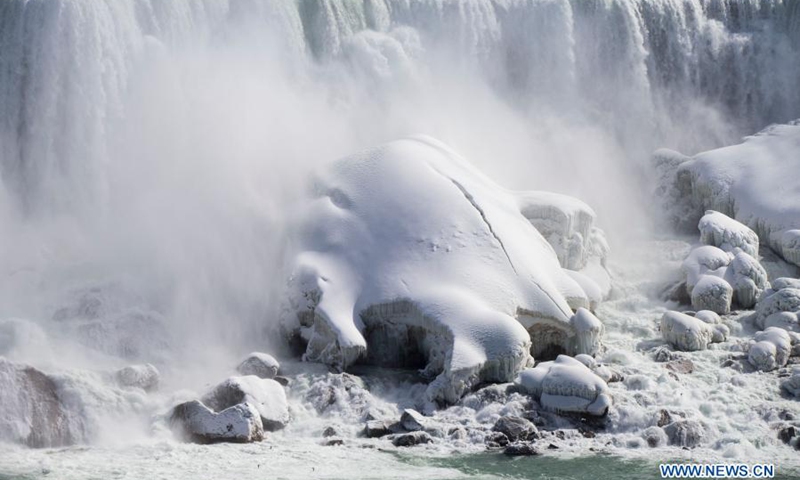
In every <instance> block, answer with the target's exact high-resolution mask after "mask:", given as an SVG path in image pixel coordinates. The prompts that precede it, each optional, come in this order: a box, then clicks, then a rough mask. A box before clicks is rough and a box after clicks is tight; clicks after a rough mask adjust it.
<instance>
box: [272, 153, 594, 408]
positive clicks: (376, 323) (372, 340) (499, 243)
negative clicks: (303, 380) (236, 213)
mask: <svg viewBox="0 0 800 480" xmlns="http://www.w3.org/2000/svg"><path fill="white" fill-rule="evenodd" d="M314 192H315V195H316V197H315V198H314V199H313V200H312V201H311V202H309V204H308V205H307V208H306V209H305V210H304V212H303V213H302V214H301V216H300V220H299V222H298V226H297V229H296V237H297V242H296V244H297V245H298V247H299V248H298V252H297V255H296V256H295V258H294V263H293V273H292V275H291V278H290V281H289V284H288V285H289V288H288V294H287V295H286V299H287V301H286V304H285V305H284V316H283V322H282V325H283V328H284V331H285V332H286V333H287V335H289V336H290V337H292V338H293V339H294V340H297V341H300V342H303V343H305V355H304V358H305V359H306V360H308V361H316V362H322V363H326V364H328V365H331V366H333V367H335V368H338V369H345V368H347V367H348V366H350V365H352V364H353V363H354V362H355V361H356V360H358V359H364V360H365V361H366V363H369V364H375V365H381V366H392V367H414V368H420V369H422V370H423V374H424V375H425V376H427V377H429V378H433V379H434V380H433V381H432V382H431V383H430V385H429V387H428V398H429V399H431V400H436V401H443V402H455V401H457V400H458V398H460V397H461V396H462V395H463V394H464V393H465V392H466V391H467V390H468V389H469V388H470V387H471V386H473V385H476V384H477V383H480V382H503V381H510V380H511V379H512V378H513V377H514V375H515V374H516V372H518V371H519V370H520V369H521V368H522V367H524V366H525V365H526V364H527V363H528V361H529V359H530V354H532V355H534V356H537V357H538V356H541V355H543V354H549V355H552V356H555V354H557V353H560V352H567V353H570V354H578V353H594V351H585V350H584V349H586V348H591V349H593V348H596V346H597V344H598V337H599V330H600V328H599V327H598V325H596V324H595V323H594V322H593V321H592V322H589V321H584V320H585V318H586V316H585V315H580V316H578V319H577V320H576V321H573V311H572V308H571V307H570V303H569V302H568V301H567V298H570V299H571V300H572V301H573V302H575V301H576V300H580V302H581V303H582V305H585V306H590V304H591V300H590V299H589V298H588V296H587V295H586V292H585V291H584V288H583V287H581V285H580V284H579V283H578V282H576V281H575V280H574V279H573V278H572V277H571V276H570V275H569V274H567V273H565V271H564V270H563V269H562V268H561V265H560V263H559V261H558V257H557V255H556V253H555V252H554V250H553V247H552V246H551V245H550V244H549V243H548V242H547V241H546V240H545V239H544V238H543V237H542V235H541V234H540V233H539V232H538V231H537V230H536V228H534V226H533V224H532V223H531V222H530V221H529V220H528V219H527V218H526V217H525V216H524V215H523V214H522V213H521V211H520V209H521V203H524V202H522V201H521V200H520V198H521V195H520V194H516V193H514V192H510V191H507V190H505V189H502V188H501V187H499V186H497V185H496V184H495V183H493V182H492V181H491V180H489V179H488V178H486V177H485V176H484V175H482V174H481V173H480V172H478V171H477V170H476V169H475V168H474V167H473V166H471V165H470V164H469V163H468V162H467V161H466V160H464V159H463V158H461V157H460V156H458V155H457V154H456V153H454V152H453V151H452V150H450V149H449V148H448V147H447V146H445V145H444V144H442V143H440V142H437V141H436V140H433V139H430V138H427V137H416V138H412V139H407V140H402V141H396V142H392V143H389V144H387V145H384V146H381V147H378V148H376V149H372V150H369V151H367V152H364V153H361V154H357V155H353V156H351V157H348V158H345V159H342V160H339V161H337V162H334V163H333V164H332V165H331V166H330V167H329V168H328V169H326V170H325V171H324V172H322V173H321V174H320V176H319V178H318V179H317V181H316V183H315V189H314Z"/></svg>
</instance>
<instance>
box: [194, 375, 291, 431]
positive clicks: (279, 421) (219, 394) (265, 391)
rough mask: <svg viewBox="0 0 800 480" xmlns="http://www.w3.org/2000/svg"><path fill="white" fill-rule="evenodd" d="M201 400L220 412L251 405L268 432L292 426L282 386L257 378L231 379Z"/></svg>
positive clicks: (248, 376)
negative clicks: (246, 403) (241, 404)
mask: <svg viewBox="0 0 800 480" xmlns="http://www.w3.org/2000/svg"><path fill="white" fill-rule="evenodd" d="M202 401H203V403H204V404H206V405H208V406H209V407H210V408H211V409H213V410H214V411H217V412H219V411H221V410H224V409H226V408H230V407H233V406H234V405H238V404H240V403H244V402H248V403H250V404H251V405H252V406H253V407H254V408H255V409H256V410H257V411H258V412H259V414H260V415H261V423H262V425H263V427H264V430H266V431H270V432H272V431H275V430H280V429H282V428H284V427H285V426H286V425H287V424H288V423H289V418H290V416H289V404H288V402H287V400H286V392H285V391H284V390H283V387H282V386H281V385H280V384H279V383H278V382H276V381H274V380H270V379H265V378H258V377H256V376H255V375H247V376H244V377H231V378H229V379H227V380H225V381H224V382H222V383H220V384H219V385H217V386H216V387H214V389H213V390H211V391H210V392H209V393H207V394H206V395H205V396H204V397H203V399H202Z"/></svg>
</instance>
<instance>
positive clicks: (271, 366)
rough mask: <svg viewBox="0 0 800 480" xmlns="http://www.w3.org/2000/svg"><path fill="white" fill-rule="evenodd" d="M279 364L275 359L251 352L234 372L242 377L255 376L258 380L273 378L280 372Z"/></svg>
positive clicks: (264, 354)
mask: <svg viewBox="0 0 800 480" xmlns="http://www.w3.org/2000/svg"><path fill="white" fill-rule="evenodd" d="M280 367H281V365H280V363H278V361H277V360H275V357H273V356H272V355H268V354H266V353H261V352H253V353H251V354H250V355H248V356H247V358H245V359H244V360H242V362H241V363H240V364H239V366H237V367H236V371H237V372H239V373H240V374H242V375H255V376H256V377H260V378H275V376H276V375H277V374H278V370H280Z"/></svg>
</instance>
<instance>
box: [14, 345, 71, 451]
mask: <svg viewBox="0 0 800 480" xmlns="http://www.w3.org/2000/svg"><path fill="white" fill-rule="evenodd" d="M83 436H84V433H83V431H82V430H81V427H80V426H76V425H73V424H71V423H70V422H69V417H68V412H67V410H66V409H65V407H64V405H63V404H62V402H61V399H60V398H59V395H58V387H57V385H56V383H55V382H54V381H53V380H52V379H51V378H50V377H48V376H47V375H45V374H44V373H43V372H41V371H39V370H37V369H35V368H33V367H29V366H25V365H19V364H15V363H12V362H9V361H8V360H5V359H3V358H0V439H2V440H7V441H12V442H16V443H22V444H25V445H28V446H29V447H37V448H38V447H60V446H65V445H71V444H73V443H76V442H78V441H80V440H82V438H83Z"/></svg>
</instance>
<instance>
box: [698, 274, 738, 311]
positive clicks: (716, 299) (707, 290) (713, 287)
mask: <svg viewBox="0 0 800 480" xmlns="http://www.w3.org/2000/svg"><path fill="white" fill-rule="evenodd" d="M732 300H733V288H731V286H730V284H729V283H728V282H726V281H725V280H723V279H722V278H719V277H716V276H713V275H703V276H702V277H700V279H699V280H697V283H696V284H695V286H694V288H693V289H692V306H693V307H694V308H698V309H703V310H711V311H712V312H715V313H719V314H726V313H730V311H731V301H732Z"/></svg>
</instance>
